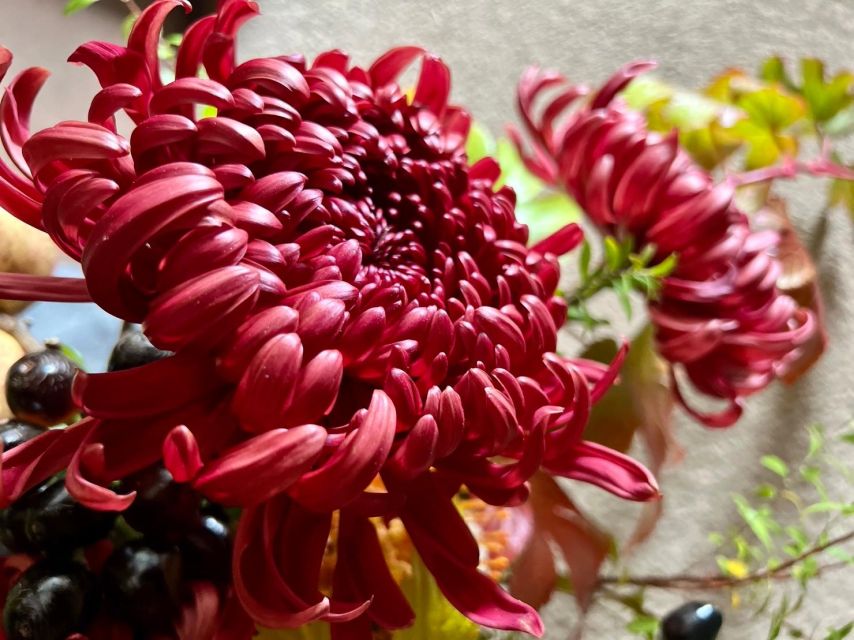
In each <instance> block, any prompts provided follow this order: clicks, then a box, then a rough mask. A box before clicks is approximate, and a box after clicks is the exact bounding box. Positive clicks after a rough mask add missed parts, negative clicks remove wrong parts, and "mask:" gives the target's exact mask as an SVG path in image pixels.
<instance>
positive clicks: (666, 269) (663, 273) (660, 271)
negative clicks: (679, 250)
mask: <svg viewBox="0 0 854 640" xmlns="http://www.w3.org/2000/svg"><path fill="white" fill-rule="evenodd" d="M677 262H678V258H677V257H676V254H675V253H671V254H670V255H669V256H667V257H666V258H665V259H664V260H662V261H661V262H659V263H658V264H654V265H653V266H651V267H649V268H648V269H646V273H648V274H649V275H651V276H652V277H654V278H666V277H667V276H669V275H670V274H671V273H673V270H674V269H675V268H676V263H677Z"/></svg>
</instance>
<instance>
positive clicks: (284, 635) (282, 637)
mask: <svg viewBox="0 0 854 640" xmlns="http://www.w3.org/2000/svg"><path fill="white" fill-rule="evenodd" d="M255 640H329V624H327V623H326V622H315V623H313V624H307V625H303V626H301V627H299V628H298V629H258V635H256V636H255Z"/></svg>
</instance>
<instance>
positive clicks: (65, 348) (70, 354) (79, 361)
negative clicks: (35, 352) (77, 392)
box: [59, 342, 86, 371]
mask: <svg viewBox="0 0 854 640" xmlns="http://www.w3.org/2000/svg"><path fill="white" fill-rule="evenodd" d="M59 351H60V353H62V355H64V356H65V357H66V358H68V359H69V360H71V362H73V363H74V364H76V365H77V366H78V367H79V368H80V369H83V370H84V371H85V370H86V364H85V363H84V362H83V355H82V354H81V353H80V352H79V351H78V350H77V349H75V348H74V347H72V346H71V345H67V344H65V343H64V342H61V343H59Z"/></svg>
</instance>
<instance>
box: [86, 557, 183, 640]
mask: <svg viewBox="0 0 854 640" xmlns="http://www.w3.org/2000/svg"><path fill="white" fill-rule="evenodd" d="M101 577H102V582H103V585H104V594H105V596H106V598H107V604H108V606H109V608H110V610H111V611H112V613H113V615H114V616H116V617H117V618H119V619H121V620H124V621H126V622H127V623H128V624H129V625H130V626H131V627H133V628H135V629H145V630H148V631H165V630H168V629H169V628H170V627H171V624H172V621H173V619H174V618H175V616H176V615H177V613H178V610H179V606H180V596H181V593H180V587H181V578H182V571H181V556H180V554H179V553H178V551H177V550H176V549H174V548H172V549H161V548H155V547H152V546H149V545H148V544H146V543H145V542H144V541H143V540H135V541H132V542H129V543H127V544H126V545H124V546H122V547H119V548H118V549H116V550H115V551H114V552H113V553H112V555H111V556H110V557H109V559H108V560H107V562H106V564H105V565H104V570H103V573H102V576H101Z"/></svg>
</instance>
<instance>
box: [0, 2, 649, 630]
mask: <svg viewBox="0 0 854 640" xmlns="http://www.w3.org/2000/svg"><path fill="white" fill-rule="evenodd" d="M178 6H183V7H184V8H189V7H188V4H187V3H186V2H183V1H182V0H159V1H158V2H155V3H154V4H152V6H151V7H150V8H149V9H147V10H146V11H145V12H144V13H143V14H142V15H141V16H140V18H139V19H138V20H137V22H136V24H135V26H134V28H133V31H132V32H131V34H130V39H129V43H128V46H127V47H121V46H117V45H113V44H108V43H102V42H92V43H89V44H85V45H83V46H82V47H80V48H79V49H78V50H77V51H76V52H75V53H74V54H73V55H72V56H71V60H72V61H75V62H79V63H83V64H85V65H87V66H89V67H91V68H92V69H93V70H94V72H95V73H96V74H97V76H98V78H99V80H100V82H101V85H102V87H103V89H102V90H101V91H100V92H99V93H98V94H97V95H96V96H95V97H94V99H93V100H92V103H91V108H90V111H89V121H88V122H76V121H67V122H61V123H59V124H57V125H56V126H53V127H51V128H49V129H45V130H43V131H40V132H38V133H36V134H34V135H32V136H31V135H30V134H29V131H28V126H27V117H28V114H29V110H30V106H31V103H32V99H33V97H34V95H35V93H36V91H37V89H38V87H39V85H40V84H41V82H42V80H43V79H44V73H43V72H41V71H39V70H28V71H24V72H23V73H22V74H21V75H19V76H18V77H17V78H16V79H15V80H13V81H12V83H11V85H10V87H9V89H8V90H7V91H6V94H5V97H4V98H3V101H2V105H0V117H1V119H2V124H3V126H2V129H0V133H2V141H3V144H4V145H5V148H6V150H7V151H8V153H9V156H10V157H11V159H12V160H13V161H14V163H15V164H16V165H17V169H18V170H17V171H15V170H14V169H12V168H11V167H9V166H6V165H4V164H0V203H2V204H3V205H4V206H7V207H9V208H10V209H11V210H12V211H13V212H14V213H15V214H16V215H18V216H19V217H20V218H21V219H23V220H26V221H27V222H29V223H31V224H32V225H34V226H36V227H38V228H41V229H44V230H45V231H46V232H47V233H49V234H50V236H51V237H52V238H53V239H54V240H55V241H56V243H57V244H58V245H59V246H60V247H61V248H62V249H63V250H64V251H65V252H66V253H67V254H68V255H70V256H71V257H73V258H75V259H79V260H80V262H81V264H82V267H83V272H84V274H85V286H84V282H82V281H74V280H71V281H66V280H59V279H43V280H28V281H27V282H22V281H21V280H20V279H19V278H18V279H16V278H14V277H11V278H9V277H0V293H2V294H3V296H4V297H6V296H8V295H9V293H10V292H15V293H17V294H19V295H20V294H24V295H27V294H28V293H30V294H31V295H41V296H42V297H43V298H45V299H57V300H66V301H68V300H79V299H84V298H86V293H87V292H88V295H89V296H91V299H92V300H94V301H95V302H96V303H97V304H98V305H100V306H101V307H102V308H103V309H105V310H107V311H108V312H110V313H112V314H114V315H116V316H118V317H120V318H122V319H124V320H128V321H135V322H142V323H143V327H144V330H145V332H146V334H147V335H148V336H149V337H150V339H151V340H152V342H153V343H154V344H155V345H156V346H158V347H160V348H162V349H168V350H172V351H174V352H175V355H174V356H173V357H171V358H167V359H163V360H159V361H157V362H153V363H151V364H148V365H145V366H143V367H139V368H136V369H131V370H127V371H121V372H115V373H106V374H92V375H85V374H81V375H79V376H78V378H77V380H76V384H75V389H74V392H75V396H76V398H77V400H78V402H79V404H80V406H81V408H82V409H83V410H84V411H85V413H86V414H87V415H88V417H87V418H86V419H85V420H84V421H83V422H80V423H78V424H76V425H74V426H72V427H70V428H68V429H66V430H64V431H57V430H53V431H49V432H47V433H46V434H45V435H44V436H43V437H41V438H38V439H36V440H34V441H32V442H29V443H27V444H25V445H23V446H20V447H18V448H16V449H15V450H13V451H10V452H8V453H7V454H5V455H4V456H3V459H2V498H3V499H4V500H5V501H6V502H8V501H10V500H14V499H15V498H16V497H17V496H20V495H21V493H22V492H23V491H25V490H26V489H27V488H28V487H31V486H33V485H34V484H35V483H37V482H39V481H41V480H43V479H44V478H45V477H47V476H49V475H51V474H53V473H55V472H56V471H58V470H59V469H61V468H63V467H65V466H68V474H67V484H68V488H69V491H70V492H71V493H72V494H73V495H74V496H75V497H76V498H77V499H78V500H80V501H81V502H83V503H84V504H85V505H87V506H89V507H90V508H93V509H102V510H121V509H124V508H126V507H127V506H128V505H129V503H130V502H131V501H132V500H133V495H132V494H131V495H118V494H116V493H114V492H113V491H112V490H111V489H110V483H111V482H112V481H114V480H117V479H120V478H123V477H125V476H127V475H128V474H130V473H133V472H135V471H137V470H139V469H141V468H144V467H146V466H148V465H151V464H153V463H156V462H158V461H161V460H162V461H163V462H164V463H165V464H166V466H167V468H168V469H170V471H171V472H172V473H173V476H174V477H175V478H176V479H178V480H179V481H185V482H191V483H192V484H193V486H194V487H195V488H196V489H198V490H199V491H200V492H202V493H203V494H205V495H206V496H207V497H209V498H210V499H212V500H214V501H216V502H218V503H221V504H225V505H231V506H236V507H243V508H244V512H243V515H242V517H241V520H240V525H239V530H238V532H237V539H236V543H235V550H234V558H233V576H234V592H235V593H236V595H237V597H238V599H239V603H240V605H241V606H242V608H243V609H244V610H245V612H247V613H248V614H249V615H250V616H251V617H252V619H253V620H254V621H255V622H257V623H258V624H261V625H264V626H267V627H294V626H298V625H301V624H303V623H306V622H310V621H313V620H326V621H329V622H331V623H333V637H334V638H344V637H347V638H349V637H353V638H370V632H371V628H372V625H379V626H381V627H385V628H397V627H402V626H406V625H408V624H409V623H410V622H411V620H412V616H413V613H412V611H411V609H410V608H409V606H408V605H407V604H406V600H405V598H404V597H403V595H402V593H401V592H400V589H399V588H398V585H397V584H396V583H395V582H394V580H393V579H392V577H391V574H390V573H389V571H388V569H387V567H386V566H385V562H384V559H383V556H382V553H381V552H380V550H379V545H378V542H377V538H376V535H377V534H376V532H375V530H374V527H373V526H372V525H371V524H370V520H369V518H371V517H374V516H384V517H386V518H394V517H399V518H401V519H402V521H403V522H404V524H405V526H406V529H407V531H408V533H409V535H410V536H411V538H412V540H413V542H414V544H415V546H416V548H417V550H418V552H419V554H420V555H421V557H422V558H423V560H424V562H425V564H426V565H427V567H428V568H429V569H430V570H431V571H432V573H433V575H434V576H435V577H436V580H437V581H438V584H439V586H440V588H441V589H442V590H443V591H444V593H445V595H446V596H447V597H448V599H449V600H450V601H451V602H452V603H453V604H454V605H455V606H457V607H458V608H459V609H460V610H461V611H462V612H463V613H465V614H466V615H468V616H469V617H470V618H471V619H472V620H474V621H476V622H478V623H480V624H483V625H488V626H493V627H501V628H506V629H518V630H523V631H528V632H530V633H534V634H540V633H541V631H542V625H541V622H540V620H539V618H538V616H537V614H536V612H535V611H534V610H533V609H531V608H530V607H528V606H527V605H524V604H522V603H520V602H517V601H516V600H514V599H513V598H511V597H510V596H509V595H507V594H506V593H505V592H504V591H502V590H501V589H500V588H499V587H498V586H497V585H496V584H495V583H494V582H493V581H492V580H491V579H489V578H488V577H487V576H485V575H483V574H481V573H479V572H478V570H477V566H478V562H479V553H478V546H477V543H476V542H475V539H474V537H473V536H472V534H471V532H470V531H469V530H468V528H467V526H466V524H465V522H464V521H463V519H462V518H461V516H460V514H459V513H458V511H457V509H456V508H455V507H454V505H453V503H452V497H453V496H454V495H455V494H456V493H457V491H458V490H459V489H460V487H461V486H462V485H465V486H466V487H467V488H468V490H469V491H471V492H472V493H474V494H475V495H477V496H479V497H480V498H482V499H483V500H485V501H486V502H488V503H491V504H516V503H520V502H522V501H524V500H525V498H526V496H527V486H526V481H527V480H528V478H529V477H531V475H532V474H533V473H534V472H535V471H536V470H537V469H539V468H541V467H543V468H546V469H547V470H549V471H551V472H552V473H555V474H558V475H563V476H566V477H568V478H576V479H579V480H582V481H585V482H591V483H594V484H598V485H600V486H603V487H604V488H606V489H608V490H610V491H613V492H615V493H617V494H618V495H621V496H623V497H626V498H629V499H634V500H645V499H650V498H653V497H655V496H656V495H657V489H656V485H655V482H654V480H653V479H652V477H651V476H650V475H649V473H648V472H647V471H646V470H645V469H644V468H643V467H641V466H639V465H638V464H637V463H635V462H633V461H631V460H630V459H628V458H626V457H624V456H622V455H621V454H619V453H616V452H614V451H610V450H608V449H604V448H602V447H599V446H597V445H594V444H590V443H586V442H583V441H582V433H583V430H584V427H585V424H586V421H587V417H588V413H589V410H590V406H591V403H593V402H595V401H596V400H597V399H598V398H599V397H601V396H602V394H603V393H604V392H605V390H606V389H607V388H608V386H609V385H610V384H611V383H612V382H613V379H614V376H615V375H616V369H617V368H618V367H619V364H620V360H621V358H619V359H618V360H617V361H616V362H615V363H613V365H612V366H611V367H610V368H606V367H601V366H599V365H595V364H591V363H584V362H573V361H570V360H568V359H566V358H563V357H561V356H558V355H556V354H555V353H554V350H555V347H556V334H557V329H558V327H560V326H561V325H562V324H563V322H564V319H565V316H566V309H565V304H564V303H563V301H562V299H561V298H560V297H558V296H555V290H556V286H557V284H558V278H559V268H558V263H557V258H556V256H555V255H554V253H553V252H554V251H555V249H556V247H557V248H560V250H563V251H565V250H568V249H569V248H571V247H572V246H573V244H575V243H577V242H578V240H579V237H580V233H579V232H578V231H577V229H575V228H574V227H572V228H569V229H566V230H563V231H562V232H559V235H558V236H556V238H555V239H554V240H553V241H551V242H548V241H547V242H545V243H543V244H541V245H539V246H538V247H535V248H534V249H529V248H528V247H527V246H526V243H527V240H528V233H527V228H526V227H525V226H524V225H522V224H520V223H518V222H517V221H516V219H515V216H514V203H515V196H514V194H513V192H512V191H511V190H510V189H509V188H506V187H505V188H496V186H495V182H496V180H497V178H498V175H499V167H498V165H497V164H496V162H495V161H494V160H492V159H484V160H481V161H480V162H478V163H476V164H475V165H473V166H469V164H468V162H467V159H466V155H465V152H464V143H465V140H466V137H467V135H468V130H469V116H468V114H467V113H466V112H465V111H463V110H462V109H460V108H458V107H455V106H451V105H449V104H448V94H449V90H450V74H449V71H448V69H447V67H446V66H445V65H444V64H443V63H442V62H441V61H440V60H439V59H437V58H435V57H433V56H431V55H429V54H427V53H425V52H424V51H423V50H422V49H420V48H417V47H403V48H399V49H394V50H392V51H389V52H388V53H386V54H385V55H383V56H382V57H380V58H379V59H378V60H377V61H376V62H374V63H373V65H371V67H370V68H368V69H362V68H360V67H357V66H352V65H351V63H350V62H349V60H348V58H347V56H346V55H344V54H343V53H341V52H339V51H330V52H328V53H324V54H321V55H320V56H318V57H317V59H316V60H314V62H313V63H311V64H308V63H307V62H306V61H305V60H304V59H303V58H302V57H300V56H278V57H270V58H262V59H255V60H249V61H247V62H244V63H242V64H239V65H238V64H236V63H235V61H234V37H235V33H236V31H237V29H238V27H239V25H240V24H241V23H242V22H244V21H245V19H247V18H248V17H250V16H252V15H253V14H254V13H256V10H257V7H256V5H255V4H254V3H253V2H249V1H248V0H224V1H223V2H221V3H220V8H219V12H218V14H217V15H215V16H210V17H207V18H203V19H202V20H199V21H198V22H196V23H195V24H194V25H193V26H192V27H191V28H190V29H189V30H188V31H187V33H186V35H185V37H184V41H183V44H182V45H181V48H180V50H179V52H178V57H177V64H176V77H175V79H174V80H173V81H171V82H164V81H163V80H162V78H161V75H160V65H159V62H158V60H157V52H156V48H157V47H156V45H157V41H158V34H159V31H160V26H161V23H162V21H163V19H164V17H165V15H166V13H167V12H168V11H169V10H170V9H172V8H174V7H178ZM4 55H5V60H6V63H5V64H6V66H8V61H9V56H8V54H4ZM419 60H420V62H421V72H420V75H419V77H418V80H417V85H416V87H415V90H414V94H413V95H412V96H411V97H409V96H407V94H406V93H405V92H404V91H403V89H401V87H400V86H399V85H398V83H397V78H398V77H399V76H400V75H401V73H402V72H403V71H404V70H405V69H406V68H407V67H409V66H410V65H411V64H413V63H415V62H417V61H419ZM200 67H204V70H205V72H206V76H207V77H206V78H204V79H201V78H198V77H197V74H198V71H199V69H200ZM201 107H206V108H210V107H212V108H213V109H215V115H213V116H210V115H209V116H208V117H202V116H201V113H202V111H201V110H200V108H201ZM120 110H123V111H124V112H125V113H126V114H127V115H128V116H129V117H130V118H131V120H132V121H133V123H134V127H133V130H132V132H131V134H130V136H129V137H126V136H123V135H121V134H120V133H119V132H118V129H117V126H116V119H115V115H116V113H117V112H118V111H120ZM208 113H209V112H208ZM27 289H29V290H30V291H29V292H28V291H27ZM33 291H35V293H33ZM377 476H380V477H381V478H382V480H383V483H384V486H385V487H387V491H383V492H379V493H377V492H369V491H366V490H367V489H368V486H369V485H370V484H371V482H372V481H373V480H374V479H375V478H376V477H377ZM336 510H339V511H340V522H339V538H338V548H339V553H338V558H339V560H338V563H337V566H336V569H335V577H334V585H333V593H332V594H328V593H321V591H320V587H319V573H320V567H321V561H322V558H323V555H324V550H325V546H326V542H327V537H328V536H329V532H330V524H331V519H332V514H333V512H334V511H336ZM209 608H210V607H207V606H206V607H201V606H200V607H199V610H204V609H209ZM231 608H234V607H231ZM225 610H226V611H228V610H229V607H226V608H225ZM224 624H225V625H226V626H228V623H227V622H226V623H224ZM238 626H240V625H238ZM241 628H243V627H241ZM235 637H237V636H235ZM241 637H242V636H241Z"/></svg>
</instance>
